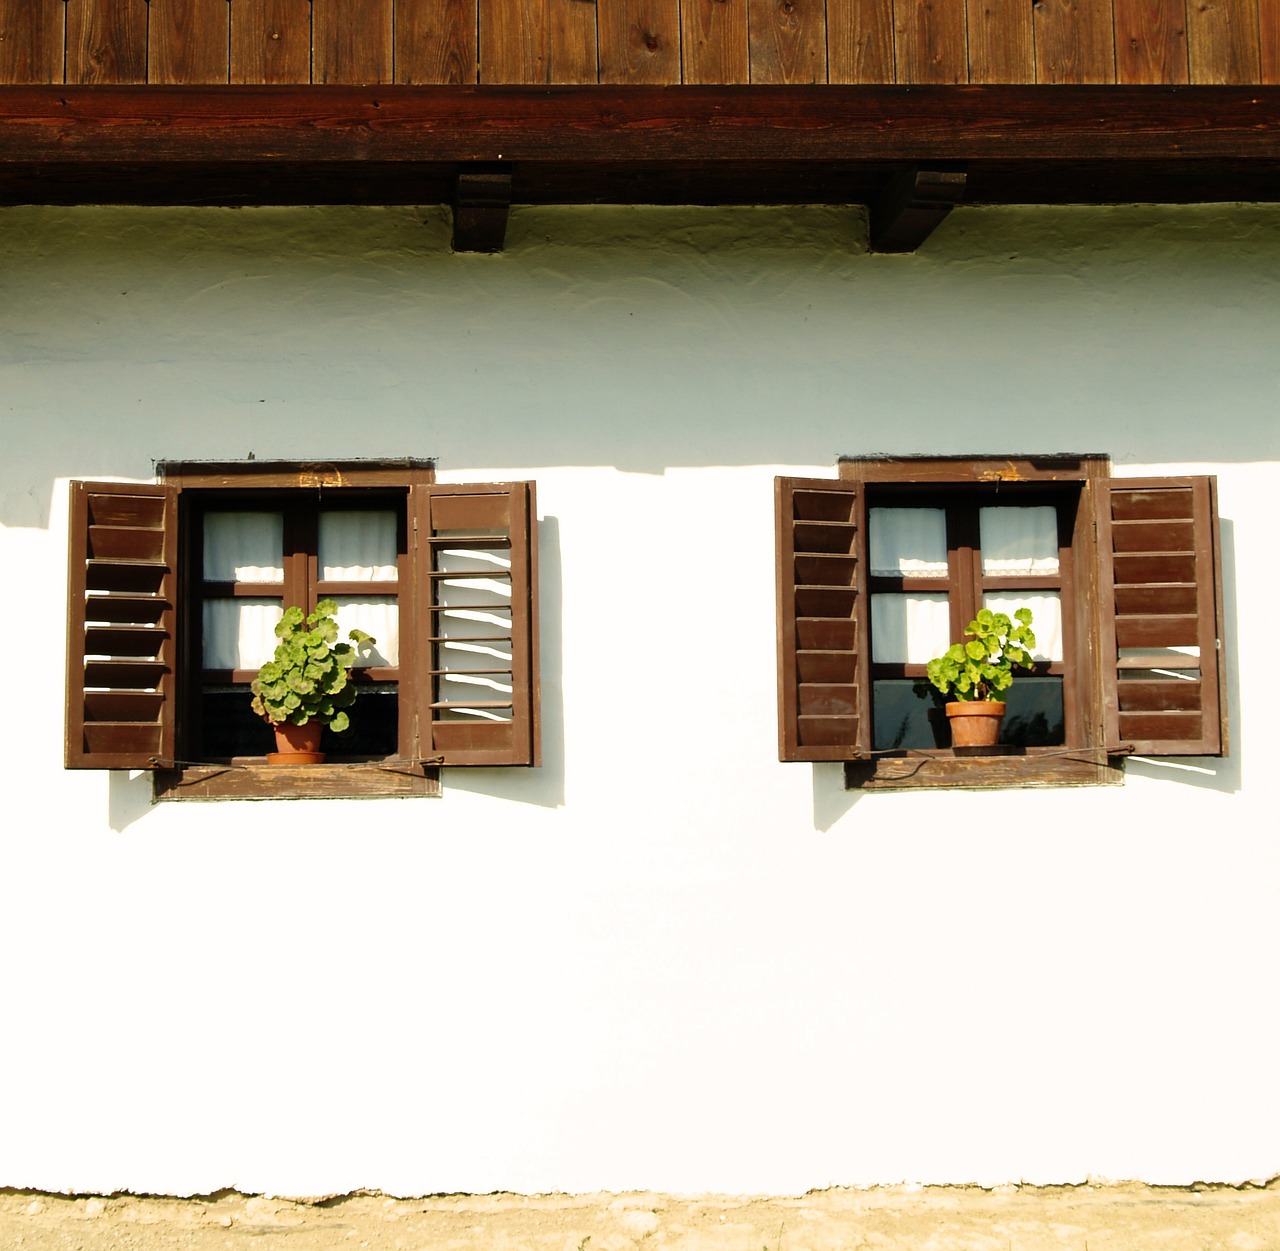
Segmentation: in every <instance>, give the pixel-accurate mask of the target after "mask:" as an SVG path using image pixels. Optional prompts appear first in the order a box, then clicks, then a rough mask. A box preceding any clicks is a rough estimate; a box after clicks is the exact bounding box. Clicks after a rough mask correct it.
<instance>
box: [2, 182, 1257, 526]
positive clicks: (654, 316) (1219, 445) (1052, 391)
mask: <svg viewBox="0 0 1280 1251" xmlns="http://www.w3.org/2000/svg"><path fill="white" fill-rule="evenodd" d="M425 217H426V220H425V222H424V220H423V219H424V212H423V211H422V210H414V209H406V208H341V207H340V208H297V209H239V210H230V209H146V208H88V207H81V208H32V207H26V208H14V209H5V210H0V226H2V227H3V229H0V422H2V423H3V425H4V427H5V430H6V433H7V434H8V435H10V436H11V437H10V439H9V447H8V449H7V455H6V463H5V466H4V468H3V470H2V471H0V474H2V476H0V522H3V523H4V524H6V525H14V526H31V525H40V526H43V525H46V524H47V521H48V515H47V501H48V500H49V498H50V496H51V494H52V487H53V481H54V479H55V478H57V477H65V476H78V477H85V476H95V475H97V476H104V477H111V476H115V477H125V478H135V479H136V478H146V477H147V476H149V474H150V472H151V466H152V462H153V460H154V459H157V458H163V457H168V458H173V459H200V458H228V459H241V458H244V457H246V456H247V455H249V454H250V452H252V453H254V454H255V455H256V456H257V458H258V459H269V458H278V459H296V458H299V457H306V458H308V459H315V458H316V457H317V456H324V455H346V456H351V455H367V456H438V457H440V458H441V464H442V466H443V467H445V468H454V467H458V468H461V467H465V466H468V465H506V466H512V467H525V468H527V470H528V474H529V476H535V475H536V473H537V470H538V468H539V467H543V466H579V465H580V466H605V465H608V466H614V467H616V468H619V469H623V470H629V471H634V472H643V473H659V472H662V471H663V470H665V469H667V468H669V467H677V466H722V465H729V466H733V465H759V464H768V465H775V464H776V465H806V464H808V465H816V464H833V463H834V460H835V455H836V452H837V450H842V451H846V452H870V451H883V450H892V451H897V452H903V453H907V452H931V453H942V452H947V451H956V452H970V453H977V452H991V453H1001V452H1006V453H1007V452H1008V451H1009V450H1010V449H1009V447H1008V445H1007V444H1008V439H1009V434H1008V431H1009V430H1010V429H1022V428H1023V427H1024V426H1025V425H1026V424H1027V414H1028V412H1029V411H1031V412H1034V414H1035V421H1036V426H1037V428H1038V429H1039V430H1041V431H1046V432H1050V433H1049V434H1048V435H1047V436H1046V435H1045V434H1043V433H1042V434H1041V435H1040V436H1039V437H1038V438H1036V437H1027V436H1019V439H1020V440H1021V442H1020V443H1019V450H1021V449H1022V446H1023V444H1026V443H1029V442H1030V443H1037V444H1041V445H1043V444H1045V442H1046V439H1047V442H1048V443H1049V444H1051V445H1052V446H1054V447H1055V448H1056V447H1057V446H1058V444H1059V443H1060V442H1061V436H1060V432H1061V431H1063V430H1069V431H1070V432H1071V437H1070V439H1069V442H1070V443H1071V444H1072V446H1082V447H1088V448H1090V449H1095V448H1096V449H1097V450H1100V451H1107V452H1110V453H1111V454H1112V456H1113V457H1114V458H1115V460H1116V462H1117V463H1118V464H1123V463H1125V462H1126V461H1129V462H1145V463H1197V462H1204V461H1213V462H1219V463H1221V462H1227V461H1232V460H1239V461H1243V462H1250V461H1258V460H1266V459H1280V428H1277V427H1276V425H1275V423H1273V422H1270V421H1262V420H1259V421H1256V422H1253V423H1250V422H1248V421H1245V420H1243V419H1242V420H1240V421H1233V422H1230V423H1223V422H1222V421H1221V420H1219V419H1218V418H1219V415H1220V414H1221V412H1222V411H1223V406H1224V397H1229V400H1228V401H1227V402H1229V403H1230V405H1231V407H1232V410H1233V411H1235V412H1238V413H1242V414H1243V413H1248V412H1258V413H1262V412H1269V411H1270V408H1271V406H1273V403H1274V388H1275V386H1276V384H1277V367H1276V356H1275V352H1274V343H1275V341H1276V339H1277V337H1280V304H1278V303H1277V301H1276V300H1275V298H1274V297H1275V285H1276V280H1277V275H1280V231H1277V230H1275V229H1274V227H1275V225H1277V224H1280V206H1274V205H1271V206H1236V207H1235V208H1234V209H1233V210H1230V211H1229V210H1227V209H1224V208H1223V207H1222V206H1208V207H1205V206H1174V207H1164V208H1153V207H1140V208H1092V209H1091V208H1056V209H989V208H988V209H981V208H973V209H963V208H962V209H957V210H956V212H955V213H953V214H952V215H951V217H950V218H949V219H948V221H947V222H946V223H945V224H944V226H943V227H942V229H941V230H939V232H938V233H937V234H936V235H935V236H934V237H933V238H931V239H930V241H929V243H928V245H927V246H926V247H925V248H924V249H923V250H922V251H921V252H920V253H919V254H916V255H911V256H877V255H871V254H868V253H867V252H866V251H865V243H864V238H863V223H862V218H861V215H860V213H859V212H858V211H851V210H849V209H844V208H831V207H785V206H784V207H780V208H779V207H773V208H741V209H710V208H692V207H690V208H643V207H634V206H632V207H626V206H623V207H616V206H615V207H604V206H594V207H587V206H581V207H572V208H523V209H518V210H517V211H516V212H515V213H514V214H513V217H512V222H511V228H510V231H509V237H508V247H507V250H506V251H505V252H504V253H502V254H500V255H497V256H477V255H455V254H453V253H451V252H450V251H449V249H448V232H449V223H448V217H447V214H446V213H444V212H443V211H442V210H439V209H431V210H428V211H427V212H426V214H425ZM1267 227H1270V229H1268V228H1267ZM1083 362H1087V368H1086V367H1083V365H1082V363H1083ZM988 432H989V433H988ZM14 435H16V436H17V437H16V438H14V437H12V436H14ZM975 444H978V446H975Z"/></svg>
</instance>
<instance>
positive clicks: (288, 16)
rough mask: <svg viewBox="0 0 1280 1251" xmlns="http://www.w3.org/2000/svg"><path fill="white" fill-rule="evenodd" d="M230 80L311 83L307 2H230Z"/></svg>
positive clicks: (245, 0)
mask: <svg viewBox="0 0 1280 1251" xmlns="http://www.w3.org/2000/svg"><path fill="white" fill-rule="evenodd" d="M231 81H232V82H233V83H308V82H310V81H311V2H310V0H231Z"/></svg>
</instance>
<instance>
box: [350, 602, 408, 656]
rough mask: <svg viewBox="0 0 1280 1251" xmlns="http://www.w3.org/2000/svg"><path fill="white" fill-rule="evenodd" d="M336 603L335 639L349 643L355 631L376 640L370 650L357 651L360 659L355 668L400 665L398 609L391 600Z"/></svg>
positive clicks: (357, 649) (395, 603)
mask: <svg viewBox="0 0 1280 1251" xmlns="http://www.w3.org/2000/svg"><path fill="white" fill-rule="evenodd" d="M335 599H336V600H337V603H338V611H337V614H336V616H337V622H338V636H339V638H340V639H341V641H342V642H344V643H348V642H350V641H351V640H350V639H349V637H348V634H349V632H350V631H351V630H352V629H353V628H354V629H357V630H363V631H364V632H365V633H366V634H372V635H373V637H374V638H375V639H376V640H377V642H376V643H374V644H373V645H372V647H357V648H356V653H357V655H358V656H359V657H360V659H359V660H358V661H357V662H356V665H357V668H365V667H367V666H369V665H390V666H392V667H393V668H394V667H395V666H396V665H398V664H399V663H400V606H399V604H398V602H397V601H396V599H395V597H394V596H389V595H384V596H372V595H370V596H364V597H360V598H357V597H355V596H354V595H338V596H335Z"/></svg>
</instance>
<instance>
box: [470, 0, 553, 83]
mask: <svg viewBox="0 0 1280 1251" xmlns="http://www.w3.org/2000/svg"><path fill="white" fill-rule="evenodd" d="M547 4H548V0H479V5H480V81H481V82H482V83H486V84H501V83H545V82H546V81H547V42H546V34H547V22H548V16H549V15H548V9H547Z"/></svg>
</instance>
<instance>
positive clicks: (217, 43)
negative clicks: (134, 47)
mask: <svg viewBox="0 0 1280 1251" xmlns="http://www.w3.org/2000/svg"><path fill="white" fill-rule="evenodd" d="M149 11H150V22H149V27H148V31H147V81H148V82H152V83H225V82H226V81H227V80H228V76H229V72H230V61H229V57H230V47H229V41H230V31H231V5H230V4H229V3H228V0H149Z"/></svg>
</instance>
